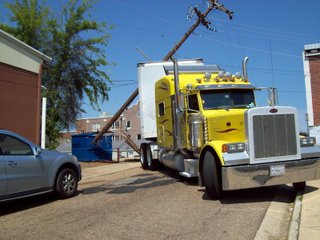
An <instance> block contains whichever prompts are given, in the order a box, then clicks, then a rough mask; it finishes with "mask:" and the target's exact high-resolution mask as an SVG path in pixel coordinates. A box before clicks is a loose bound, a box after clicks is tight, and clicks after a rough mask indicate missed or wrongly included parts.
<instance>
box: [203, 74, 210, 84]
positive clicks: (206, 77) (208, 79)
mask: <svg viewBox="0 0 320 240" xmlns="http://www.w3.org/2000/svg"><path fill="white" fill-rule="evenodd" d="M204 78H205V81H206V82H209V81H210V78H211V73H209V72H206V73H205V74H204Z"/></svg>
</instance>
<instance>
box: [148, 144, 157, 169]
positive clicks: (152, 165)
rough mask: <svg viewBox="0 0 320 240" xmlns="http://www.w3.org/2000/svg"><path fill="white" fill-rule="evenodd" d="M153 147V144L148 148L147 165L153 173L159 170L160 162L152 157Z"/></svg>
mask: <svg viewBox="0 0 320 240" xmlns="http://www.w3.org/2000/svg"><path fill="white" fill-rule="evenodd" d="M151 145H152V143H149V144H148V147H147V164H148V168H149V169H150V170H151V171H156V170H158V168H159V162H158V159H154V158H153V156H152V151H151Z"/></svg>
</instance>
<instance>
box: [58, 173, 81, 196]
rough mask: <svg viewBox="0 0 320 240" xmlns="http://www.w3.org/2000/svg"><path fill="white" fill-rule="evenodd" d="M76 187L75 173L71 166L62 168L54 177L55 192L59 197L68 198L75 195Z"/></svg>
mask: <svg viewBox="0 0 320 240" xmlns="http://www.w3.org/2000/svg"><path fill="white" fill-rule="evenodd" d="M77 189H78V181H77V175H76V173H75V171H74V170H73V169H71V168H63V169H62V170H61V171H60V172H59V173H58V176H57V179H56V188H55V191H56V194H57V196H58V197H59V198H61V199H64V198H70V197H73V196H74V195H76V193H77Z"/></svg>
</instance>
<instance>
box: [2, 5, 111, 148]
mask: <svg viewBox="0 0 320 240" xmlns="http://www.w3.org/2000/svg"><path fill="white" fill-rule="evenodd" d="M93 5H94V1H93V0H83V1H79V0H69V1H67V2H66V4H65V5H64V6H63V8H62V11H61V13H60V15H59V16H54V15H50V14H49V8H47V7H44V5H43V3H41V4H39V3H38V1H37V0H30V1H28V0H22V1H19V0H16V1H15V2H14V3H12V4H8V5H7V6H8V8H9V9H10V10H11V11H12V14H13V16H12V17H11V18H10V20H11V21H12V22H14V23H16V26H15V27H12V26H10V27H9V26H6V28H3V29H5V30H9V31H10V32H11V33H13V34H14V35H15V36H16V37H18V38H19V39H21V40H23V41H25V42H26V43H28V44H29V45H31V46H33V47H35V48H37V49H39V50H41V51H42V52H44V53H45V54H46V55H48V56H50V57H52V59H53V60H52V62H50V63H48V64H47V65H46V67H45V68H44V71H43V75H42V84H43V85H45V86H46V88H47V91H46V95H47V99H48V106H47V109H48V110H47V137H48V143H49V147H50V148H55V147H56V146H57V144H58V141H57V140H58V137H59V134H60V132H61V131H62V130H64V129H68V128H70V127H71V126H73V124H74V123H75V120H76V118H77V117H79V115H80V114H81V113H83V109H82V107H81V106H82V102H83V99H84V96H87V97H88V99H89V100H90V103H91V106H92V107H93V108H94V109H96V110H100V109H99V106H100V104H101V103H102V102H104V101H107V100H108V91H109V88H108V84H107V83H108V82H110V79H109V77H108V75H107V74H106V73H105V72H104V71H103V70H102V67H105V66H107V65H109V63H108V62H107V61H106V56H105V51H104V48H105V47H106V46H107V44H108V40H109V38H110V35H109V34H106V33H105V32H106V31H107V30H108V27H107V26H106V25H105V24H104V23H98V22H96V21H94V20H91V18H90V10H91V9H92V7H93ZM30 8H32V9H30ZM26 12H32V14H31V13H30V14H27V13H26ZM31 15H32V16H33V15H36V16H37V17H35V19H32V18H30V16H31ZM38 18H39V19H38ZM28 19H29V20H30V22H29V23H30V25H31V26H32V27H30V28H31V29H29V28H28V27H27V26H26V27H23V26H24V25H28V24H26V23H27V22H28ZM33 20H34V21H33ZM1 27H3V25H2V26H1ZM109 29H110V27H109ZM37 32H39V34H37ZM32 33H33V34H32ZM32 35H33V36H34V38H32ZM28 37H30V41H29V40H28V39H29V38H28ZM37 44H38V45H37Z"/></svg>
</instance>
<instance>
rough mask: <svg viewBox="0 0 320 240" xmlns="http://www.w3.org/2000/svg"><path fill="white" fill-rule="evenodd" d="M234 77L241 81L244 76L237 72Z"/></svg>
mask: <svg viewBox="0 0 320 240" xmlns="http://www.w3.org/2000/svg"><path fill="white" fill-rule="evenodd" d="M234 76H235V77H236V79H240V78H241V77H242V74H241V73H239V72H236V74H235V75H234Z"/></svg>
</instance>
